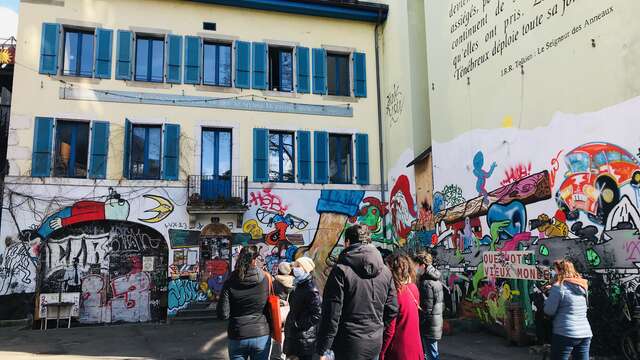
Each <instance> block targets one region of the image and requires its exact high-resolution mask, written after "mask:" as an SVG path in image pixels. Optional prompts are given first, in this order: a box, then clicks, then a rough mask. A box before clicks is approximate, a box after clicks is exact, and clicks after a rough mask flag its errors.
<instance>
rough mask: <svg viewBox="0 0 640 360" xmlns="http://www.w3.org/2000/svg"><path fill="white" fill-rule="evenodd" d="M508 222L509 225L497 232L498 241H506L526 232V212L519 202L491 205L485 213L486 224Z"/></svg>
mask: <svg viewBox="0 0 640 360" xmlns="http://www.w3.org/2000/svg"><path fill="white" fill-rule="evenodd" d="M503 220H509V221H510V222H511V223H510V224H509V225H508V226H506V227H503V228H502V229H501V230H500V231H499V232H498V235H499V238H500V240H508V239H511V238H512V237H514V236H515V235H517V234H520V233H522V232H524V231H525V230H526V226H527V210H526V209H525V207H524V205H523V204H522V203H521V202H519V201H512V202H510V203H509V204H507V205H502V204H493V205H491V207H490V208H489V212H488V213H487V224H488V225H489V227H491V224H492V223H494V222H497V221H503Z"/></svg>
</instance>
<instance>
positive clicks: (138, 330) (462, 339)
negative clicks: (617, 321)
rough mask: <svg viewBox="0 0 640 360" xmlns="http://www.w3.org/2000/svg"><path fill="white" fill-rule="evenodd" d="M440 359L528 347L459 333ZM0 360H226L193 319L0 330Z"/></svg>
mask: <svg viewBox="0 0 640 360" xmlns="http://www.w3.org/2000/svg"><path fill="white" fill-rule="evenodd" d="M440 351H441V353H442V359H443V360H499V359H504V360H507V359H509V360H511V359H513V360H520V359H524V360H528V359H537V358H534V357H529V352H528V348H519V347H514V346H509V345H508V344H507V342H506V340H504V339H502V338H500V337H497V336H493V335H490V334H487V333H484V332H462V331H459V332H457V333H456V334H455V335H453V336H448V337H445V338H444V339H443V340H442V341H441V342H440ZM0 359H12V360H13V359H16V360H26V359H47V360H49V359H54V360H61V359H72V360H75V359H162V360H164V359H167V360H169V359H171V360H174V359H189V360H200V359H203V360H204V359H228V357H227V337H226V323H225V322H221V321H206V322H205V321H194V322H178V323H174V324H172V325H166V324H127V325H111V326H92V327H75V328H71V329H52V330H47V331H46V332H45V331H40V330H21V329H19V328H15V327H8V328H0Z"/></svg>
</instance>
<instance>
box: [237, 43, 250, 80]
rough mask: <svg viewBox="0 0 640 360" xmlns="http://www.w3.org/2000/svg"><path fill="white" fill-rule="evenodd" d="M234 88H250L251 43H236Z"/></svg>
mask: <svg viewBox="0 0 640 360" xmlns="http://www.w3.org/2000/svg"><path fill="white" fill-rule="evenodd" d="M235 46H236V87H237V88H240V89H248V88H250V87H251V43H249V42H245V41H236V43H235Z"/></svg>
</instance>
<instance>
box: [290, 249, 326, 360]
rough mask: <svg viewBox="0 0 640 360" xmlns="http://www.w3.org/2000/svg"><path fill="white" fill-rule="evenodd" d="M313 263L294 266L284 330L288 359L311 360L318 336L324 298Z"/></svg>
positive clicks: (303, 259) (300, 262)
mask: <svg viewBox="0 0 640 360" xmlns="http://www.w3.org/2000/svg"><path fill="white" fill-rule="evenodd" d="M314 268H315V264H314V263H313V260H311V259H310V258H308V257H301V258H299V259H298V260H296V261H295V262H294V263H293V268H292V269H293V272H292V273H293V277H294V280H293V281H294V284H295V288H294V289H293V292H292V293H291V295H290V296H289V306H290V311H289V316H287V321H286V323H285V326H284V333H285V338H284V353H285V354H287V357H289V358H298V359H300V360H306V359H311V358H312V356H313V354H314V350H315V343H316V336H317V333H318V323H319V322H320V312H321V310H320V309H321V305H322V298H321V297H320V291H319V290H318V287H317V286H316V284H315V281H314V279H313V276H312V275H311V272H312V271H313V269H314Z"/></svg>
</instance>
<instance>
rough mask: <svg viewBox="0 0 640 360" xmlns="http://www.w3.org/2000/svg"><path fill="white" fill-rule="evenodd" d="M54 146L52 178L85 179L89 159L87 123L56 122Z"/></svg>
mask: <svg viewBox="0 0 640 360" xmlns="http://www.w3.org/2000/svg"><path fill="white" fill-rule="evenodd" d="M55 144H56V148H55V156H54V167H53V176H56V177H70V178H86V177H87V163H88V159H89V123H86V122H80V121H63V120H59V121H57V123H56V140H55Z"/></svg>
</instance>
